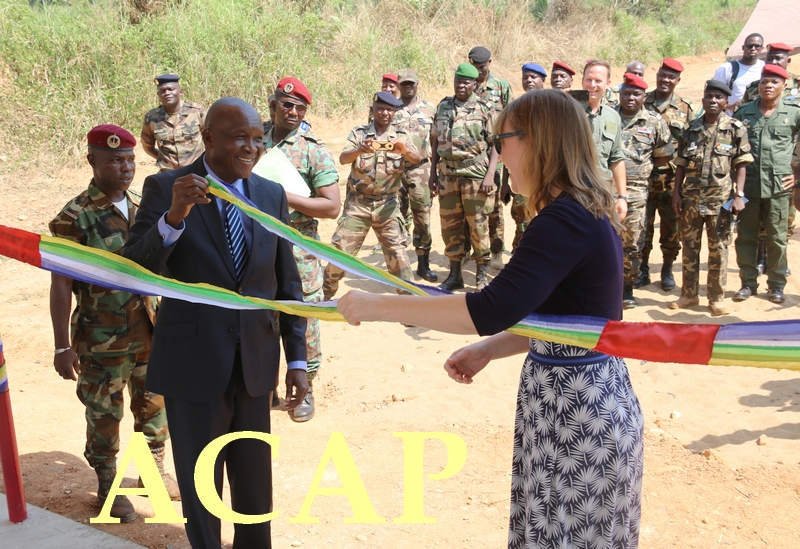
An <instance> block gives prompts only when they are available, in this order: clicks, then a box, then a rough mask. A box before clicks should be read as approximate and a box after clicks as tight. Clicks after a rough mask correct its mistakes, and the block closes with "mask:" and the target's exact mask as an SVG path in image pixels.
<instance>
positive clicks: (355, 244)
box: [323, 91, 421, 300]
mask: <svg viewBox="0 0 800 549" xmlns="http://www.w3.org/2000/svg"><path fill="white" fill-rule="evenodd" d="M402 106H403V102H402V101H400V100H399V99H397V98H396V97H395V96H394V95H392V94H391V93H389V92H386V91H381V92H378V93H376V94H375V95H374V96H373V98H372V112H373V114H374V115H375V120H374V121H373V122H372V124H370V125H368V126H356V127H355V128H353V130H352V131H351V132H350V135H349V136H348V137H347V142H348V145H347V148H346V149H345V150H343V151H342V154H340V155H339V163H340V164H342V165H347V164H351V167H350V176H349V177H348V178H347V197H346V198H345V202H344V212H343V213H342V216H341V217H340V218H339V223H338V225H337V227H336V232H334V233H333V237H332V238H331V244H333V245H334V246H335V247H336V248H338V249H339V250H342V251H343V252H347V253H349V254H351V255H356V254H358V251H359V250H360V249H361V245H362V244H363V243H364V238H366V236H367V233H369V229H370V227H372V229H373V230H374V231H375V235H376V236H377V237H378V241H379V242H380V244H381V248H382V249H383V256H384V258H385V260H386V268H387V270H388V271H389V272H390V273H392V274H393V275H395V276H398V277H400V278H402V279H404V280H411V267H409V264H408V256H407V255H406V248H405V240H406V232H405V228H404V227H403V225H402V223H401V222H400V215H399V213H398V212H399V209H400V199H399V196H398V195H399V193H400V189H401V188H402V185H403V183H402V176H403V172H404V170H405V164H406V162H409V163H411V164H419V163H420V160H421V158H420V154H419V152H418V151H417V148H416V147H415V146H414V143H413V141H412V140H411V137H410V136H409V135H408V134H407V133H406V132H405V131H404V130H402V129H400V128H396V127H393V126H392V119H393V118H394V113H395V111H396V110H397V109H398V108H400V107H402ZM386 143H389V145H385V144H386ZM383 147H391V148H390V149H384V148H383ZM344 274H345V272H344V271H343V270H342V269H340V268H339V267H337V266H336V265H333V264H331V263H329V264H328V266H327V267H326V268H325V275H324V283H323V290H324V292H325V299H326V300H329V299H333V296H335V295H336V291H337V290H338V289H339V281H340V280H341V279H342V278H344Z"/></svg>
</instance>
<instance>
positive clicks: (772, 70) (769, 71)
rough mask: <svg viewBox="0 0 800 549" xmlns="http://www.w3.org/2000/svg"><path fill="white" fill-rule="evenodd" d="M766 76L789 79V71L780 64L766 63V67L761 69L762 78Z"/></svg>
mask: <svg viewBox="0 0 800 549" xmlns="http://www.w3.org/2000/svg"><path fill="white" fill-rule="evenodd" d="M765 76H777V77H779V78H783V79H784V80H788V79H789V73H788V72H786V69H784V68H783V67H781V66H780V65H764V69H763V70H762V71H761V78H764V77H765Z"/></svg>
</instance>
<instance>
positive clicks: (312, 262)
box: [292, 219, 323, 380]
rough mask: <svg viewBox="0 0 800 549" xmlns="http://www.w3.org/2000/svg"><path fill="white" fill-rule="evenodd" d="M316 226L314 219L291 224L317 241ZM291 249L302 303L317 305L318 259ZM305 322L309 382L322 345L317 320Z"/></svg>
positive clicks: (319, 286) (320, 273) (319, 289)
mask: <svg viewBox="0 0 800 549" xmlns="http://www.w3.org/2000/svg"><path fill="white" fill-rule="evenodd" d="M317 226H318V222H317V220H316V219H312V220H310V221H305V222H303V223H300V224H295V223H292V227H294V228H295V229H297V230H298V231H300V232H301V233H302V234H303V235H305V236H308V237H310V238H313V239H314V240H319V234H318V233H317ZM292 248H293V250H292V251H293V252H294V260H295V262H296V263H297V270H298V271H299V272H300V280H301V282H302V283H303V301H305V302H306V303H318V302H320V301H322V300H323V291H322V282H323V270H322V263H321V262H320V260H319V259H317V258H316V257H315V256H313V255H311V254H310V253H308V252H306V251H305V250H303V249H302V248H298V247H297V246H293V247H292ZM307 320H308V325H307V327H306V352H307V353H308V370H307V371H306V376H307V377H308V379H309V380H311V379H314V377H315V376H316V375H317V372H318V371H319V367H320V364H321V363H322V345H321V342H320V326H319V319H318V318H309V319H307Z"/></svg>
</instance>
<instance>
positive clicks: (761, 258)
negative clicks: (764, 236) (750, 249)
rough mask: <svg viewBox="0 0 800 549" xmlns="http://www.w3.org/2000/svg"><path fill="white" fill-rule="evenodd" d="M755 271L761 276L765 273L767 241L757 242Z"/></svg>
mask: <svg viewBox="0 0 800 549" xmlns="http://www.w3.org/2000/svg"><path fill="white" fill-rule="evenodd" d="M756 269H758V274H760V275H763V274H764V273H766V272H767V241H766V240H759V241H758V254H757V255H756Z"/></svg>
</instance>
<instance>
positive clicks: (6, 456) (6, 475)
mask: <svg viewBox="0 0 800 549" xmlns="http://www.w3.org/2000/svg"><path fill="white" fill-rule="evenodd" d="M0 465H2V467H3V482H4V483H5V487H6V502H7V503H8V520H10V521H11V522H14V523H16V522H22V521H23V520H25V519H27V518H28V509H27V507H26V505H25V489H24V488H23V487H22V469H21V468H20V466H19V451H18V450H17V435H16V433H15V432H14V416H13V414H12V413H11V395H10V394H9V392H8V375H6V361H5V359H4V357H3V340H2V339H0Z"/></svg>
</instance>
